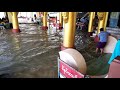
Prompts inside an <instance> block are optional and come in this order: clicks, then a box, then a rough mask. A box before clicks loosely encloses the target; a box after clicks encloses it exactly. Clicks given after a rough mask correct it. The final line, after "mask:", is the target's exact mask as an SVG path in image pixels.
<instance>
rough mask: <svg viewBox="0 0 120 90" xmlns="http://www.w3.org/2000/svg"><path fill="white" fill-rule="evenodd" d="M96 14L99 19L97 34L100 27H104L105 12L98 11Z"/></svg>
mask: <svg viewBox="0 0 120 90" xmlns="http://www.w3.org/2000/svg"><path fill="white" fill-rule="evenodd" d="M97 15H98V19H99V22H98V31H97V34H99V33H100V28H104V17H105V12H98V13H97Z"/></svg>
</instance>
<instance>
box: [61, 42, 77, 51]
mask: <svg viewBox="0 0 120 90" xmlns="http://www.w3.org/2000/svg"><path fill="white" fill-rule="evenodd" d="M68 48H73V49H75V46H73V47H65V46H63V44H61V47H60V49H61V51H62V50H65V49H68Z"/></svg>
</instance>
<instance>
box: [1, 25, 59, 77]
mask: <svg viewBox="0 0 120 90" xmlns="http://www.w3.org/2000/svg"><path fill="white" fill-rule="evenodd" d="M20 30H21V33H18V34H13V33H12V32H11V30H1V33H0V78H57V77H58V67H57V57H58V51H59V50H60V47H59V46H60V42H61V36H60V35H55V34H53V33H52V32H51V31H52V30H51V31H50V30H48V31H42V30H40V26H38V25H35V24H20Z"/></svg>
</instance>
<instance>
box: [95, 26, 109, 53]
mask: <svg viewBox="0 0 120 90" xmlns="http://www.w3.org/2000/svg"><path fill="white" fill-rule="evenodd" d="M109 35H110V34H109V33H108V32H106V31H104V29H103V28H101V29H100V33H99V34H98V38H99V41H98V43H97V47H96V53H97V52H98V50H99V49H100V51H101V54H102V53H103V49H104V47H105V45H106V43H107V40H108V36H109Z"/></svg>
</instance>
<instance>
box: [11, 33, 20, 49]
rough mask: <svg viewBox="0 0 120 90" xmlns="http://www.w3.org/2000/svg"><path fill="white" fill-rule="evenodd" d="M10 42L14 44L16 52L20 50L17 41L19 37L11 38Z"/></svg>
mask: <svg viewBox="0 0 120 90" xmlns="http://www.w3.org/2000/svg"><path fill="white" fill-rule="evenodd" d="M12 42H13V43H14V48H15V49H16V50H20V40H19V37H18V36H17V35H14V36H13V39H12Z"/></svg>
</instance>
